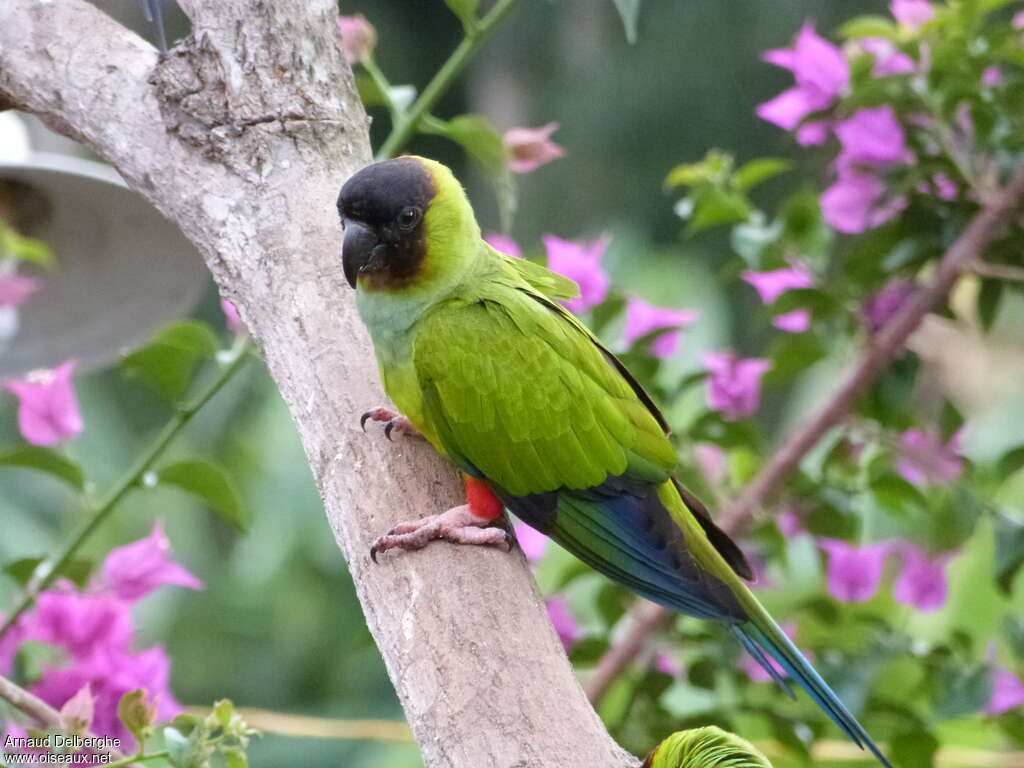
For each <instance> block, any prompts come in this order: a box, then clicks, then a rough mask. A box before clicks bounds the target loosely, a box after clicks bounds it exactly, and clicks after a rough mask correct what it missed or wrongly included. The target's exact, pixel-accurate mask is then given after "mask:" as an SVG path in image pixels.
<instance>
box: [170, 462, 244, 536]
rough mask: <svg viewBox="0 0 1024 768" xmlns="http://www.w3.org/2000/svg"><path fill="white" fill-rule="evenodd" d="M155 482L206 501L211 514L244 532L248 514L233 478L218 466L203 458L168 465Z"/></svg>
mask: <svg viewBox="0 0 1024 768" xmlns="http://www.w3.org/2000/svg"><path fill="white" fill-rule="evenodd" d="M157 480H158V482H160V483H163V484H165V485H174V486H177V487H178V488H181V489H182V490H183V491H186V492H188V493H191V494H192V495H193V496H197V497H198V498H200V499H202V500H203V501H205V502H206V504H207V505H208V506H209V507H210V509H212V510H213V511H214V512H216V513H217V514H219V515H220V516H221V517H222V518H224V519H225V520H227V521H228V522H229V523H231V524H232V525H234V526H235V527H236V528H239V529H241V530H245V529H246V527H247V526H248V523H249V521H248V515H247V514H246V511H245V506H244V505H243V503H242V496H241V493H239V491H238V487H237V486H236V485H235V481H234V479H233V478H232V477H231V475H230V474H228V471H227V470H226V469H224V467H222V466H221V465H220V464H215V463H213V462H212V461H206V460H204V459H187V460H185V461H178V462H175V463H173V464H168V465H167V466H165V467H163V468H162V469H161V470H160V471H159V472H158V473H157Z"/></svg>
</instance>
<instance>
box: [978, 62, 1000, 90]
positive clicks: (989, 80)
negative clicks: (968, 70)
mask: <svg viewBox="0 0 1024 768" xmlns="http://www.w3.org/2000/svg"><path fill="white" fill-rule="evenodd" d="M981 84H982V85H983V86H985V87H986V88H998V87H999V86H1000V85H1002V84H1003V70H1002V69H1000V68H999V67H997V66H991V67H988V68H986V69H985V71H984V72H982V73H981Z"/></svg>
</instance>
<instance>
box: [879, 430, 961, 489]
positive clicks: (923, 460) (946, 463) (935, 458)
mask: <svg viewBox="0 0 1024 768" xmlns="http://www.w3.org/2000/svg"><path fill="white" fill-rule="evenodd" d="M962 445H963V431H962V430H958V431H957V432H956V434H954V435H953V436H952V437H951V438H949V442H947V443H945V444H943V442H942V437H941V436H940V435H939V431H938V430H937V429H935V428H934V427H927V428H925V429H908V430H907V431H906V432H904V433H903V438H902V440H901V441H900V446H901V448H900V458H899V461H898V462H897V465H896V468H897V470H898V471H899V473H900V474H901V475H902V476H903V478H904V479H905V480H907V481H908V482H911V483H913V484H914V485H919V486H928V485H944V484H946V483H950V482H952V481H953V480H956V479H957V478H958V477H960V473H961V472H963V470H964V460H963V459H962V458H961V457H960V450H961V447H962Z"/></svg>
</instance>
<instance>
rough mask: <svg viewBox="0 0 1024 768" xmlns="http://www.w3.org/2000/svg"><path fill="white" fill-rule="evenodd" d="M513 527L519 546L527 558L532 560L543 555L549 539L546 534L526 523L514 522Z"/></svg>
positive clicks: (538, 558)
mask: <svg viewBox="0 0 1024 768" xmlns="http://www.w3.org/2000/svg"><path fill="white" fill-rule="evenodd" d="M514 528H515V532H516V541H518V542H519V548H520V549H522V550H523V554H524V555H526V559H527V560H530V561H531V562H532V561H534V560H540V559H541V558H542V557H544V553H545V552H547V551H548V543H549V541H550V540H549V539H548V537H547V536H545V535H544V534H543V533H541V532H540V531H538V530H537V529H536V528H534V527H532V526H529V525H527V524H526V523H516V524H515V526H514Z"/></svg>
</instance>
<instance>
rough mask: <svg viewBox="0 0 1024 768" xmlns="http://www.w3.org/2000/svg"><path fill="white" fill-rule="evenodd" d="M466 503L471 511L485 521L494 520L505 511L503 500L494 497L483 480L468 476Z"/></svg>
mask: <svg viewBox="0 0 1024 768" xmlns="http://www.w3.org/2000/svg"><path fill="white" fill-rule="evenodd" d="M466 503H467V504H468V505H469V510H470V512H472V513H473V514H474V515H476V516H477V517H482V518H483V519H484V520H493V519H494V518H496V517H498V516H499V515H501V513H502V512H503V511H504V505H503V504H502V503H501V499H499V498H498V497H497V496H495V495H494V491H492V490H491V489H490V488H489V487H488V486H487V483H485V482H484V481H483V480H480V479H479V478H476V477H473V476H472V475H466Z"/></svg>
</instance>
